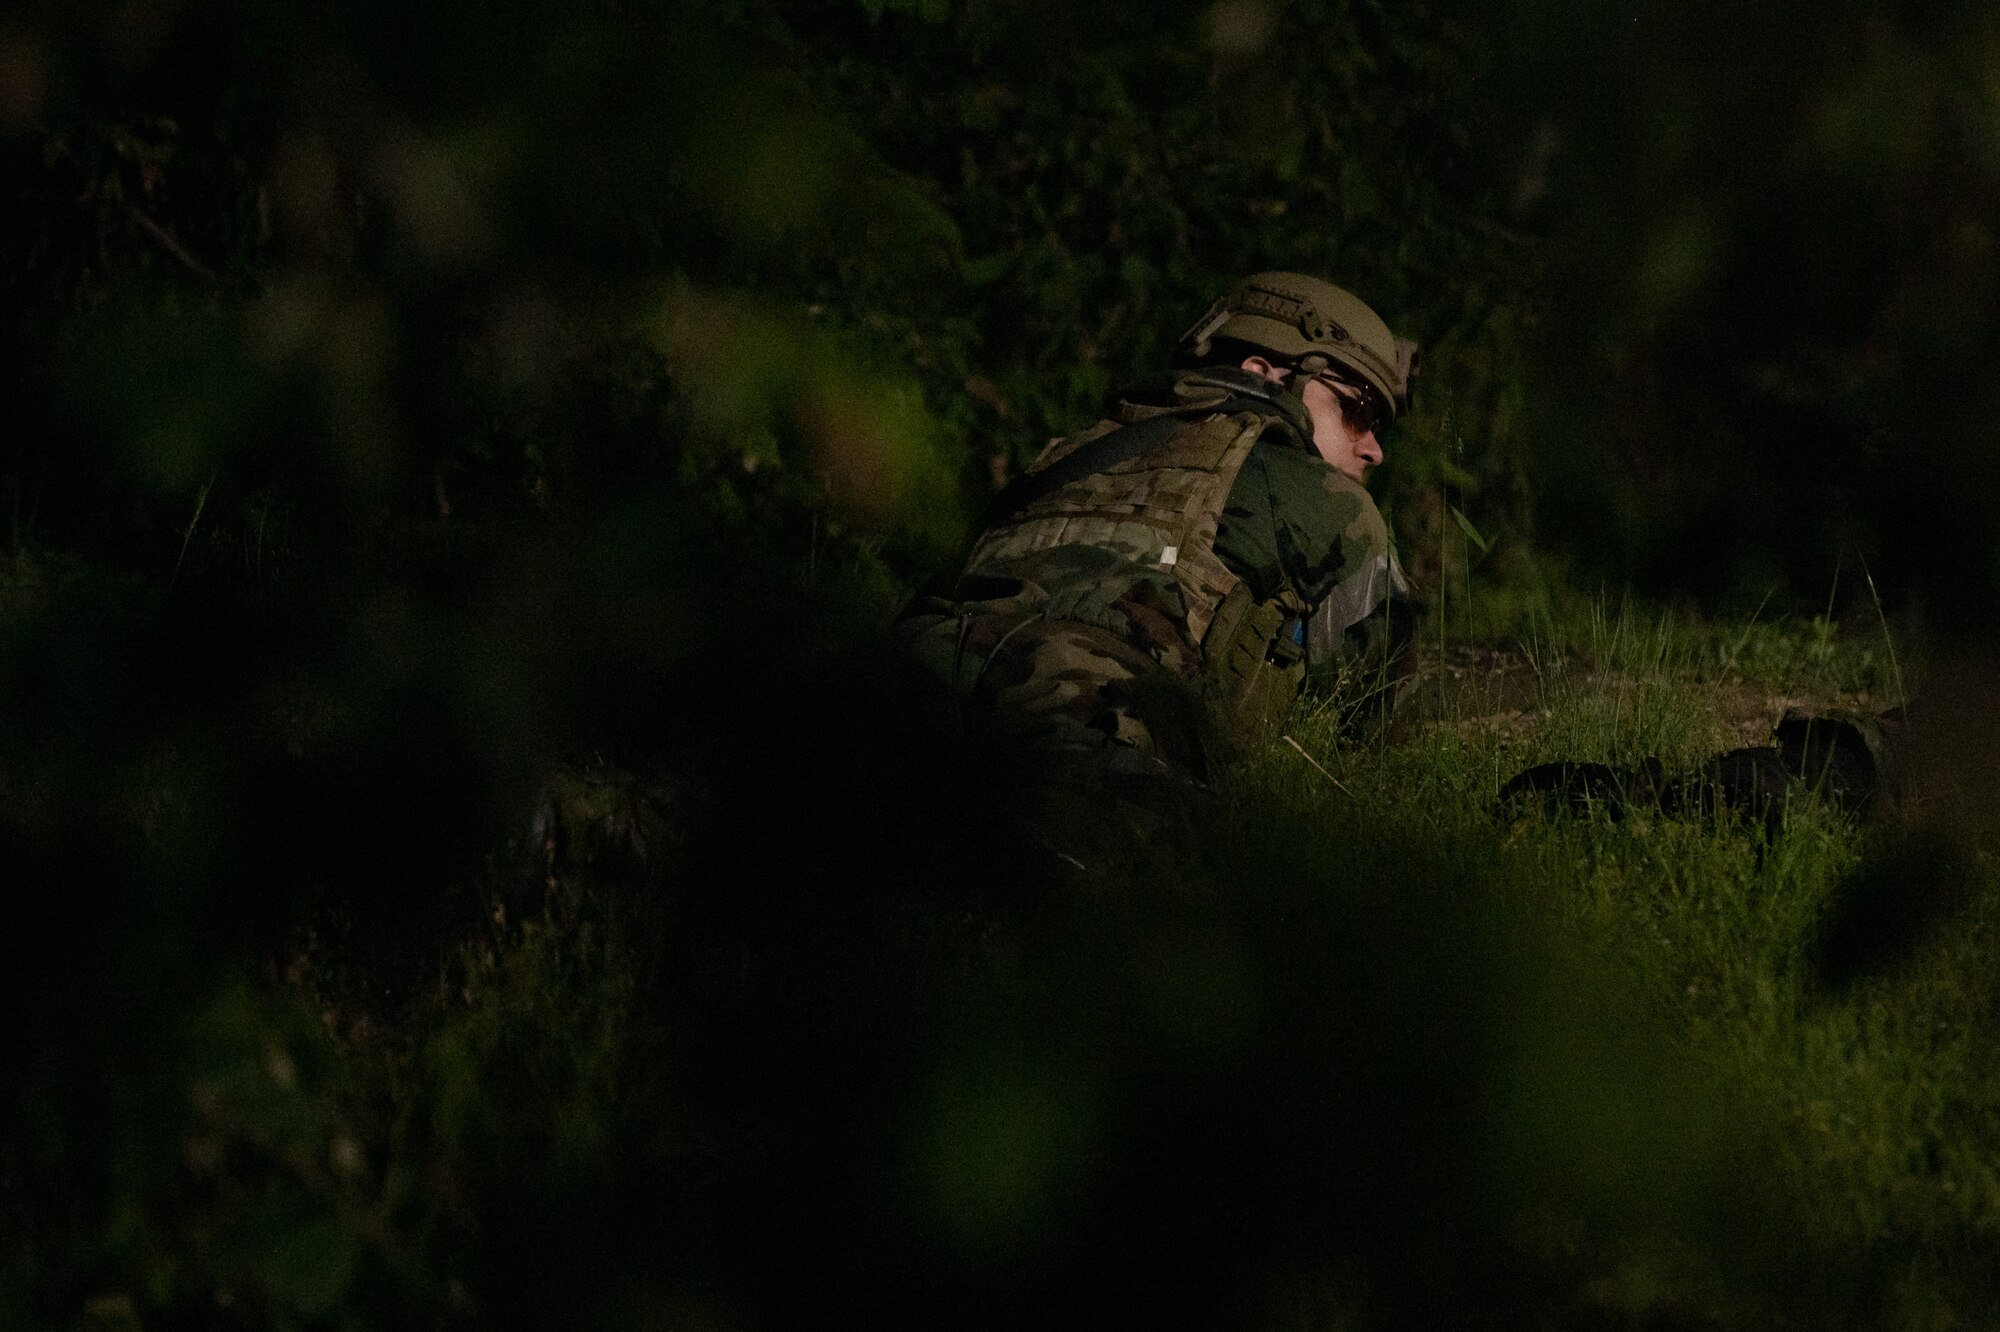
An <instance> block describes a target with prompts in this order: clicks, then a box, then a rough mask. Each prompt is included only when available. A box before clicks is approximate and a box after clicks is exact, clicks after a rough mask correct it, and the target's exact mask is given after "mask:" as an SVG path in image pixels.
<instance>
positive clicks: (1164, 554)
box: [1160, 546, 1181, 567]
mask: <svg viewBox="0 0 2000 1332" xmlns="http://www.w3.org/2000/svg"><path fill="white" fill-rule="evenodd" d="M1180 557H1181V548H1180V547H1179V546H1168V547H1167V548H1166V549H1165V550H1163V551H1161V552H1160V563H1161V564H1164V565H1167V566H1169V567H1172V565H1173V564H1174V562H1175V561H1177V560H1179V559H1180Z"/></svg>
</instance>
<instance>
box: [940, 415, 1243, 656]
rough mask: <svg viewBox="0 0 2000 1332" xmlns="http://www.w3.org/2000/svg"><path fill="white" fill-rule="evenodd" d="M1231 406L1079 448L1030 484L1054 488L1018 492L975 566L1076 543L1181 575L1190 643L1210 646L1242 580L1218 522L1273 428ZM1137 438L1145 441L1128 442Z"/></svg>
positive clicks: (978, 551)
mask: <svg viewBox="0 0 2000 1332" xmlns="http://www.w3.org/2000/svg"><path fill="white" fill-rule="evenodd" d="M1226 405H1227V406H1229V407H1240V408H1243V409H1244V410H1239V411H1236V412H1232V413H1230V414H1227V415H1223V414H1216V415H1212V416H1209V417H1207V418H1206V419H1202V420H1195V421H1190V420H1188V419H1187V418H1186V417H1182V416H1174V415H1168V416H1165V417H1159V418H1154V419H1153V420H1149V421H1145V422H1140V423H1138V424H1136V425H1132V426H1128V427H1126V428H1124V429H1122V430H1116V431H1112V432H1109V433H1107V434H1105V435H1103V436H1100V437H1099V438H1097V439H1093V440H1088V441H1085V442H1083V443H1081V444H1079V445H1076V446H1074V447H1072V448H1071V449H1069V450H1067V451H1065V452H1064V453H1062V454H1061V455H1060V456H1058V457H1057V459H1056V460H1055V461H1054V462H1051V463H1049V464H1048V465H1047V466H1046V467H1044V468H1043V469H1041V471H1038V472H1033V473H1030V474H1029V475H1028V477H1026V478H1023V481H1024V482H1027V481H1035V480H1036V479H1037V478H1040V477H1043V476H1046V475H1047V474H1049V473H1052V472H1054V473H1058V475H1057V476H1056V477H1055V479H1054V480H1053V482H1050V483H1044V484H1037V485H1035V486H1033V487H1026V486H1024V487H1023V489H1022V490H1021V491H1019V492H1010V498H1009V499H1008V503H1009V506H1010V508H1012V509H1013V513H1012V515H1011V516H1009V517H1005V518H1003V521H1002V522H1001V523H999V524H998V525H996V526H994V527H992V528H991V529H989V530H988V531H987V533H986V535H985V536H984V537H982V538H981V539H980V542H979V544H978V546H977V547H976V548H975V549H974V550H973V553H972V558H971V561H970V562H969V566H968V567H969V569H971V570H980V569H989V568H995V566H1000V565H1003V564H1005V563H1006V562H1008V561H1012V560H1016V559H1019V558H1021V557H1024V556H1027V555H1032V554H1035V553H1037V552H1040V551H1044V550H1049V549H1052V548H1054V547H1057V546H1069V545H1088V546H1095V547H1099V548H1101V549H1104V550H1108V551H1111V552H1114V553H1116V554H1119V555H1123V556H1125V557H1126V558H1128V559H1132V560H1134V561H1136V562H1139V563H1142V564H1151V565H1153V566H1154V567H1158V568H1171V569H1172V570H1173V572H1174V578H1175V581H1176V582H1177V583H1178V584H1179V586H1180V590H1181V595H1182V602H1183V604H1184V606H1185V608H1186V623H1187V632H1188V639H1189V641H1190V642H1191V643H1193V644H1199V643H1201V641H1202V639H1203V637H1204V636H1205V635H1206V634H1207V632H1208V628H1209V623H1210V621H1211V620H1212V619H1213V617H1214V615H1215V611H1216V608H1217V607H1218V606H1219V605H1220V604H1221V603H1222V600H1223V598H1224V597H1226V596H1228V595H1229V593H1230V591H1231V590H1232V589H1234V588H1235V587H1236V585H1237V584H1238V583H1239V582H1240V581H1241V580H1240V579H1238V578H1237V576H1236V575H1235V574H1233V573H1231V572H1230V571H1229V569H1228V567H1227V566H1226V565H1224V564H1223V562H1222V561H1221V559H1219V558H1218V557H1217V556H1216V554H1215V531H1216V525H1217V524H1218V522H1219V521H1220V520H1221V517H1222V509H1223V505H1224V504H1225V503H1226V502H1227V500H1228V498H1229V490H1230V487H1231V486H1233V485H1234V484H1235V482H1236V474H1237V473H1238V472H1239V471H1240V470H1242V467H1243V460H1244V459H1245V458H1247V457H1248V456H1249V453H1250V448H1251V446H1252V445H1254V444H1255V443H1256V442H1257V439H1258V437H1259V436H1260V435H1261V434H1262V432H1263V429H1264V427H1265V425H1266V424H1267V421H1268V417H1267V415H1266V412H1265V411H1264V410H1260V409H1258V408H1256V407H1252V406H1251V405H1250V404H1247V403H1238V402H1231V403H1228V404H1226ZM1159 421H1165V422H1167V423H1168V424H1167V425H1164V426H1162V425H1158V424H1156V422H1159ZM1141 432H1143V433H1141ZM1156 432H1157V433H1156ZM1132 436H1136V437H1137V438H1136V439H1134V440H1130V441H1128V440H1127V439H1126V438H1125V437H1132ZM1128 443H1129V444H1130V447H1128ZM1022 495H1025V496H1026V497H1027V498H1026V499H1025V501H1023V500H1022V499H1021V498H1020V497H1021V496H1022ZM996 571H997V570H996Z"/></svg>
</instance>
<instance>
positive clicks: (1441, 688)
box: [1395, 647, 1887, 748]
mask: <svg viewBox="0 0 2000 1332" xmlns="http://www.w3.org/2000/svg"><path fill="white" fill-rule="evenodd" d="M1558 673H1560V674H1561V676H1562V678H1563V679H1564V681H1565V687H1566V688H1569V689H1575V688H1577V687H1579V686H1582V687H1585V688H1591V687H1596V688H1602V689H1605V690H1607V691H1616V690H1630V689H1636V688H1637V687H1638V683H1639V682H1638V681H1636V680H1634V679H1631V678H1630V677H1623V676H1619V675H1617V674H1616V673H1614V672H1609V671H1601V670H1597V669H1595V668H1590V667H1584V666H1581V665H1578V664H1576V663H1574V662H1563V661H1550V660H1548V659H1546V658H1543V659H1539V660H1537V659H1535V658H1531V657H1530V656H1529V655H1528V654H1527V653H1526V652H1523V651H1521V650H1520V649H1518V648H1502V647H1447V648H1445V649H1444V650H1443V651H1442V652H1439V651H1437V650H1435V649H1433V650H1431V651H1428V652H1426V653H1425V654H1424V658H1423V660H1422V661H1421V663H1420V664H1419V666H1418V669H1417V670H1416V672H1415V673H1414V674H1413V675H1412V676H1411V677H1410V678H1409V679H1408V680H1406V681H1404V683H1403V685H1402V686H1401V689H1400V692H1399V693H1398V696H1397V700H1396V726H1395V732H1396V735H1397V738H1406V737H1409V736H1413V735H1416V734H1418V733H1419V732H1421V731H1423V730H1426V729H1429V728H1432V727H1438V726H1446V727H1450V728H1452V729H1454V730H1457V731H1459V732H1461V733H1463V734H1467V735H1471V734H1495V735H1500V736H1502V737H1506V738H1517V737H1525V736H1527V735H1529V734H1530V733H1532V731H1533V730H1534V728H1535V725H1536V724H1537V721H1538V719H1539V715H1540V712H1541V709H1542V708H1543V706H1544V691H1545V689H1546V688H1547V686H1548V684H1549V681H1550V680H1552V679H1553V678H1555V676H1556V675H1557V674H1558ZM1703 688H1704V689H1705V690H1707V691H1708V693H1709V698H1710V701H1711V702H1712V703H1713V704H1714V707H1715V710H1716V712H1717V714H1718V715H1719V718H1720V723H1721V725H1722V727H1723V728H1724V730H1725V736H1726V743H1724V744H1722V745H1719V746H1718V747H1719V748H1728V747H1732V746H1737V745H1761V744H1769V743H1770V739H1771V728H1772V727H1774V726H1776V725H1777V723H1778V719H1779V718H1781V717H1783V716H1784V715H1785V713H1786V712H1787V711H1789V710H1791V709H1793V708H1802V709H1805V710H1808V711H1811V712H1861V713H1868V712H1874V711H1876V710H1878V709H1880V708H1882V707H1884V706H1886V705H1887V701H1886V700H1877V699H1874V698H1871V696H1870V695H1869V694H1867V693H1865V692H1861V693H1851V692H1843V691H1838V690H1833V689H1824V690H1817V691H1811V690H1808V691H1799V692H1778V691H1774V690H1771V689H1768V688H1763V687H1760V686H1758V685H1754V684H1751V683H1748V682H1746V681H1744V680H1742V679H1741V678H1736V677H1730V678H1724V679H1721V680H1714V681H1706V682H1703Z"/></svg>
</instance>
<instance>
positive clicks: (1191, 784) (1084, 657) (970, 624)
mask: <svg viewBox="0 0 2000 1332" xmlns="http://www.w3.org/2000/svg"><path fill="white" fill-rule="evenodd" d="M899 632H900V634H901V636H902V637H903V640H904V643H905V646H906V648H907V650H908V651H909V652H910V653H911V654H912V655H913V656H914V657H915V658H916V660H917V661H918V662H919V663H920V664H921V666H922V667H923V669H924V672H925V674H926V675H927V676H928V677H929V679H930V680H931V681H932V682H933V683H934V685H935V686H936V697H937V699H938V701H939V702H940V704H941V705H942V706H944V707H948V708H949V709H950V711H951V713H952V722H953V724H955V725H956V726H958V727H959V728H960V729H962V730H963V731H964V732H965V733H966V734H967V735H968V736H969V737H970V738H972V739H973V740H974V741H975V742H976V743H978V744H980V745H982V746H983V747H984V748H985V749H986V750H987V752H988V754H989V755H990V756H991V758H992V759H993V761H994V762H995V763H997V764H999V765H1001V766H1002V767H1003V769H1004V771H1005V775H1006V777H1007V780H1008V784H1009V789H1010V790H1012V791H1013V792H1014V793H1015V797H1016V800H1017V811H1016V812H1017V813H1018V814H1019V815H1020V816H1021V817H1022V818H1023V820H1024V821H1025V822H1026V824H1027V825H1028V827H1029V828H1030V830H1031V831H1032V832H1034V833H1035V835H1037V836H1038V837H1040V838H1041V839H1042V840H1043V841H1044V842H1045V843H1047V844H1048V845H1049V846H1050V847H1051V848H1053V849H1055V850H1056V851H1058V852H1059V853H1061V854H1062V855H1064V857H1065V858H1067V859H1072V860H1078V859H1081V860H1089V859H1090V858H1091V857H1092V856H1102V855H1104V854H1106V853H1115V851H1116V850H1117V849H1119V848H1122V847H1125V846H1127V845H1129V844H1130V842H1131V841H1132V839H1133V838H1134V837H1135V836H1136V837H1137V838H1139V839H1140V840H1147V839H1149V838H1150V837H1151V836H1153V835H1154V834H1157V833H1159V832H1162V831H1164V830H1166V829H1167V828H1169V827H1173V826H1184V825H1185V824H1186V822H1187V821H1188V819H1189V818H1190V817H1191V816H1192V815H1194V814H1196V813H1198V812H1199V811H1200V810H1202V809H1205V808H1206V806H1207V805H1208V804H1209V802H1210V797H1209V795H1208V792H1207V788H1206V787H1205V786H1204V785H1203V779H1204V778H1205V776H1206V765H1205V763H1204V760H1203V745H1202V725H1203V714H1202V706H1201V697H1200V692H1199V688H1198V686H1197V685H1196V684H1195V683H1194V682H1193V681H1190V680H1187V679H1186V678H1184V677H1183V676H1182V675H1181V674H1180V673H1179V672H1177V671H1174V670H1172V669H1169V668H1167V667H1165V666H1163V665H1162V664H1161V663H1160V662H1159V661H1158V660H1157V659H1155V658H1154V657H1153V656H1152V655H1151V654H1150V653H1147V652H1145V651H1144V650H1142V649H1140V648H1137V647H1134V646H1132V645H1131V644H1129V643H1127V642H1125V641H1123V640H1122V639H1120V638H1119V637H1118V636H1117V635H1115V634H1112V633H1110V632H1108V631H1106V630H1103V629H1099V628H1097V627H1095V626H1092V625H1087V624H1081V623H1078V622H1076V621H1073V620H1061V619H1051V618H1048V617H1046V616H1043V615H1039V614H1035V613H1032V612H1028V613H1020V612H1009V613H996V614H980V613H961V614H943V613H940V614H928V615H917V616H912V617H910V618H908V619H906V620H904V621H903V622H902V624H901V626H900V628H899Z"/></svg>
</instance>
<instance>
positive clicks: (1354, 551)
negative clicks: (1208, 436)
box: [1215, 443, 1389, 627]
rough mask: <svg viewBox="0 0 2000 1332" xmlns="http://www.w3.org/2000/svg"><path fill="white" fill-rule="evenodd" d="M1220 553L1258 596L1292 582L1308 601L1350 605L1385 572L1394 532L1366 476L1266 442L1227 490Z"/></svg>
mask: <svg viewBox="0 0 2000 1332" xmlns="http://www.w3.org/2000/svg"><path fill="white" fill-rule="evenodd" d="M1215 551H1216V554H1218V555H1220V556H1221V557H1222V558H1223V560H1224V561H1225V562H1226V563H1227V564H1228V565H1229V567H1230V568H1231V569H1232V570H1234V571H1235V572H1236V573H1237V574H1238V575H1239V576H1240V577H1242V579H1243V580H1244V581H1245V582H1247V583H1248V584H1250V591H1251V594H1252V595H1253V596H1255V597H1256V598H1257V599H1258V600H1259V601H1265V600H1268V599H1270V598H1271V597H1273V596H1275V595H1276V594H1277V592H1278V591H1279V589H1280V588H1282V587H1285V586H1287V585H1289V586H1290V587H1291V589H1292V590H1293V591H1294V592H1295V593H1296V594H1297V595H1298V597H1299V599H1300V600H1301V601H1303V602H1304V603H1305V604H1307V605H1309V606H1318V605H1320V604H1322V603H1325V602H1327V601H1329V600H1334V601H1337V602H1339V603H1340V604H1342V605H1346V604H1351V603H1355V602H1357V601H1359V600H1361V599H1364V598H1365V597H1366V596H1367V594H1368V592H1369V590H1370V589H1371V588H1372V587H1373V586H1374V585H1375V583H1376V582H1377V581H1379V580H1380V579H1381V578H1382V577H1383V576H1384V574H1383V573H1382V572H1379V571H1386V570H1387V569H1388V567H1389V533H1388V528H1387V527H1386V526H1385V525H1384V524H1383V522H1382V515H1381V512H1380V511H1379V510H1377V509H1376V507H1375V501H1374V500H1373V499H1371V498H1370V497H1369V494H1368V491H1367V490H1366V489H1365V488H1363V486H1362V485H1361V483H1360V482H1358V481H1355V480H1354V479H1353V478H1351V477H1349V476H1347V475H1346V474H1345V473H1342V472H1340V471H1337V470H1335V469H1334V468H1332V467H1330V466H1328V465H1327V464H1326V463H1325V462H1323V461H1321V460H1320V459H1319V458H1316V457H1313V456H1311V455H1309V454H1306V453H1303V452H1301V451H1300V450H1298V449H1294V448H1286V447H1282V446H1279V445H1275V444H1270V443H1264V444H1259V445H1258V446H1257V447H1256V448H1254V449H1252V450H1251V452H1250V457H1249V458H1248V459H1247V460H1246V461H1245V462H1244V464H1243V470H1242V471H1241V472H1240V473H1239V474H1238V475H1237V479H1236V484H1235V486H1234V487H1233V488H1232V489H1231V490H1230V492H1229V503H1228V505H1227V507H1226V508H1225V509H1224V511H1223V517H1222V522H1221V523H1220V524H1219V526H1218V528H1217V531H1216V537H1215ZM1379 599H1380V598H1379V597H1378V598H1376V600H1379ZM1368 604H1369V605H1373V604H1374V602H1372V601H1371V602H1369V603H1368ZM1366 613H1367V607H1366V606H1364V607H1363V608H1362V610H1361V614H1366ZM1356 618H1359V616H1357V617H1356ZM1343 627H1344V626H1343Z"/></svg>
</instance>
